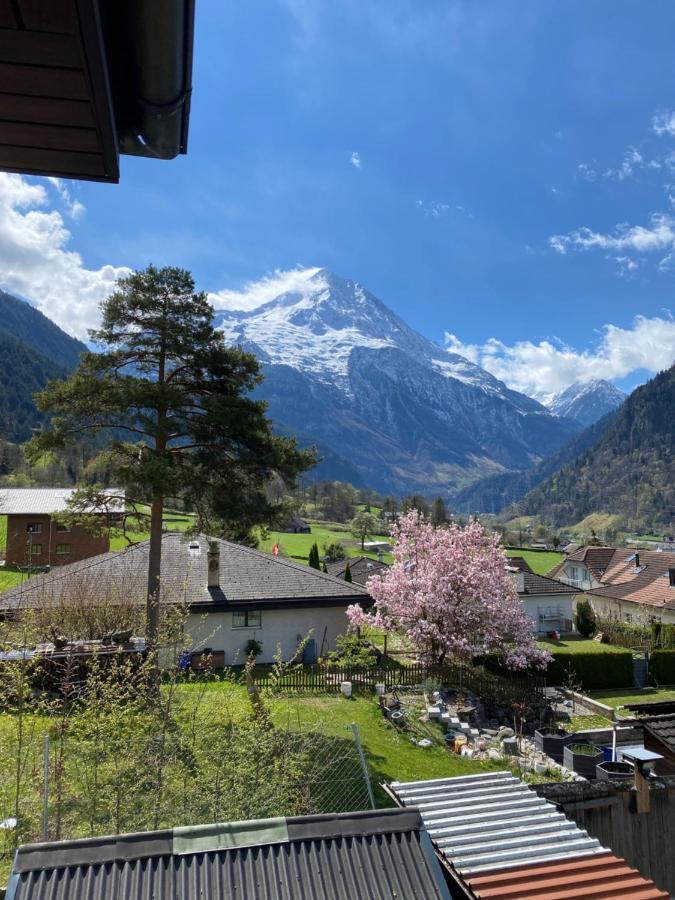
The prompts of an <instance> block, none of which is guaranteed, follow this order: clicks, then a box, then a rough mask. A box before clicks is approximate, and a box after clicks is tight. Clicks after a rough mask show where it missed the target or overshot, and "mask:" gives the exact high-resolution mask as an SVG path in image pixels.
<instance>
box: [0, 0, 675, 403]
mask: <svg viewBox="0 0 675 900" xmlns="http://www.w3.org/2000/svg"><path fill="white" fill-rule="evenodd" d="M196 26H197V30H196V42H195V70H194V93H193V103H192V114H191V120H190V138H189V152H188V155H187V156H186V157H181V158H179V159H177V160H174V161H172V162H164V161H157V160H144V159H136V158H131V157H122V161H121V162H122V177H121V183H120V184H119V185H118V186H111V185H101V184H93V183H86V182H79V183H78V182H65V181H49V180H47V179H33V178H22V177H19V176H10V175H6V174H2V173H0V285H1V286H2V287H4V288H5V289H7V290H10V291H13V292H15V293H18V294H19V295H21V296H23V297H25V298H27V299H29V300H30V301H31V302H33V303H35V304H36V305H37V306H38V307H39V308H40V309H41V310H42V311H43V312H45V313H46V314H47V315H49V316H50V317H51V318H53V319H54V320H55V321H56V322H57V323H58V324H59V325H61V327H63V328H65V329H66V330H67V331H69V332H71V333H73V334H76V335H78V336H80V337H85V336H86V330H87V328H88V327H92V326H94V325H95V324H96V321H97V305H98V303H99V302H100V300H101V299H102V298H103V297H105V296H106V294H107V293H108V292H109V291H110V288H111V286H112V285H113V283H114V280H115V278H117V277H119V275H121V274H124V272H125V271H127V268H128V267H131V268H138V267H143V266H145V265H147V264H148V263H149V262H153V263H155V264H156V265H162V264H172V265H180V266H184V267H186V268H189V269H191V270H192V272H193V274H194V276H195V279H196V281H197V284H198V285H199V287H200V288H203V289H204V290H207V291H209V292H210V293H212V294H213V295H214V297H217V296H229V297H232V296H235V295H237V294H239V293H241V295H242V297H243V300H242V302H243V303H247V302H248V303H250V302H251V300H250V298H251V296H253V297H255V296H258V295H259V294H260V290H261V288H260V285H261V283H262V287H263V294H264V293H265V290H268V289H269V287H270V285H274V283H275V280H278V281H279V283H280V284H285V283H287V282H288V280H289V279H290V280H291V281H293V280H294V279H296V280H297V278H298V277H302V275H301V273H302V272H304V271H306V270H309V269H311V268H312V267H326V268H328V269H331V270H332V271H334V272H336V273H338V274H340V275H342V276H344V277H346V278H350V279H354V280H357V281H359V282H361V283H362V284H364V285H365V286H366V287H367V288H368V289H369V290H370V291H372V292H373V293H374V294H375V295H376V296H378V297H379V298H380V299H382V300H383V301H384V302H385V303H386V304H387V305H388V306H390V307H391V308H392V309H393V310H394V311H395V312H396V313H397V314H398V315H400V316H401V317H402V318H403V319H405V320H406V321H407V322H408V323H409V324H410V325H411V326H412V327H414V328H416V329H417V330H418V331H420V332H422V333H423V334H424V335H426V336H427V337H429V338H431V339H433V340H436V341H438V342H439V343H442V344H446V345H447V346H448V348H449V349H451V350H452V351H454V352H460V353H464V354H465V355H467V356H468V357H469V358H471V359H472V360H474V361H477V362H479V363H481V364H482V365H484V366H485V367H486V368H488V369H489V370H490V371H492V372H493V374H496V375H497V376H498V377H500V378H502V379H504V380H505V381H506V382H507V383H508V384H509V385H510V386H512V387H515V388H517V389H520V390H524V391H526V392H528V393H530V394H533V395H537V396H540V397H541V396H544V395H546V394H548V393H551V392H553V391H555V390H559V389H562V388H563V387H565V386H566V385H568V384H570V383H571V382H572V381H574V380H577V379H581V380H588V379H590V378H594V377H604V378H608V379H609V380H612V381H614V382H615V383H616V384H618V385H619V386H620V387H623V388H625V389H630V388H632V387H633V386H634V385H635V384H637V383H639V382H641V381H644V380H645V379H646V378H647V377H649V375H650V374H651V373H653V372H655V371H657V370H659V369H662V368H665V367H666V366H668V365H669V364H671V363H672V362H673V360H674V359H675V322H674V321H673V314H674V313H675V297H674V293H673V291H674V288H675V54H674V53H673V47H672V34H673V33H674V31H675V5H673V4H672V3H671V2H670V0H651V2H650V3H648V4H645V3H640V2H634V0H623V2H621V3H616V2H615V0H612V2H606V0H593V2H592V3H589V2H588V0H566V2H564V3H563V2H560V0H557V2H553V0H515V2H514V0H492V2H484V3H475V2H473V0H247V2H246V3H243V4H242V3H222V2H221V0H200V2H199V3H198V4H197V22H196ZM298 272H300V276H298ZM247 298H248V299H247Z"/></svg>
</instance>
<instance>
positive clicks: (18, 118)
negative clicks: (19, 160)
mask: <svg viewBox="0 0 675 900" xmlns="http://www.w3.org/2000/svg"><path fill="white" fill-rule="evenodd" d="M0 119H2V120H4V121H6V122H34V123H45V124H47V125H68V126H71V127H73V128H95V127H96V120H95V119H94V114H93V112H92V108H91V105H90V104H89V103H88V102H87V101H86V100H56V99H52V98H47V97H26V96H23V95H21V94H1V93H0ZM1 127H2V126H1V125H0V128H1Z"/></svg>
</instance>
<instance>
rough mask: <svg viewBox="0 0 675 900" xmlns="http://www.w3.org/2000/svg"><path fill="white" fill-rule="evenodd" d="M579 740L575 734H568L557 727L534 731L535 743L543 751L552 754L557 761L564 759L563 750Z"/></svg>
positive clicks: (552, 757)
mask: <svg viewBox="0 0 675 900" xmlns="http://www.w3.org/2000/svg"><path fill="white" fill-rule="evenodd" d="M575 740H577V737H576V735H575V734H567V732H565V731H560V730H558V729H557V728H556V729H552V728H540V729H539V730H538V731H535V733H534V745H535V747H536V748H537V750H539V751H540V752H541V753H545V754H546V756H550V757H551V759H554V760H555V761H556V762H557V763H561V762H562V761H563V751H564V749H565V747H566V746H567V745H568V744H572V743H574V741H575Z"/></svg>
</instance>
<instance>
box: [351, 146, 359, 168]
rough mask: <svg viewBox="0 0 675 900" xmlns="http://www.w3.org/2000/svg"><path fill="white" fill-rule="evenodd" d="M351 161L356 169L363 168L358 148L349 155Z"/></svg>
mask: <svg viewBox="0 0 675 900" xmlns="http://www.w3.org/2000/svg"><path fill="white" fill-rule="evenodd" d="M349 162H350V163H351V164H352V165H353V166H354V168H355V169H360V168H361V157H360V156H359V154H358V152H357V151H356V150H354V152H353V153H352V155H351V156H350V157H349Z"/></svg>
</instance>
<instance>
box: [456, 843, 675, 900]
mask: <svg viewBox="0 0 675 900" xmlns="http://www.w3.org/2000/svg"><path fill="white" fill-rule="evenodd" d="M465 880H466V882H467V883H468V884H469V885H470V887H471V889H472V891H473V892H474V893H475V895H476V897H478V898H480V900H488V898H489V900H492V898H495V900H496V898H498V900H525V898H531V900H571V898H580V897H583V898H585V900H586V898H588V900H607V898H609V897H623V898H624V900H658V898H663V900H667V898H668V897H670V894H668V893H667V891H661V890H659V888H657V887H656V885H655V884H654V882H653V881H649V880H648V879H646V878H643V877H642V875H640V873H639V872H638V871H636V870H635V869H632V868H631V867H630V866H629V865H628V864H627V863H626V861H625V860H623V859H620V858H619V857H617V856H613V855H612V854H611V853H601V854H599V855H597V856H591V857H585V858H583V859H578V860H570V861H567V862H564V863H560V862H554V863H544V864H543V865H537V866H519V867H518V868H514V869H508V870H504V871H501V872H498V873H490V874H486V875H474V876H469V877H467V878H466V879H465Z"/></svg>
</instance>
